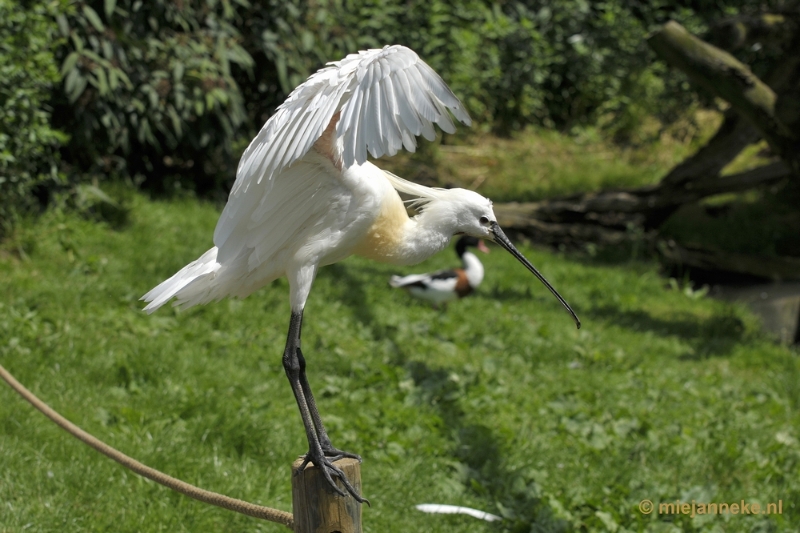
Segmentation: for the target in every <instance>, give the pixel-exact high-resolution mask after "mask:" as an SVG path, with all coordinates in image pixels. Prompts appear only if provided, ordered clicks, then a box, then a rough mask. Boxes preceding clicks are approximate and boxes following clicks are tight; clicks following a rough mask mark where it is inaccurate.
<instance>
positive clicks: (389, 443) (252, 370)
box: [0, 195, 800, 533]
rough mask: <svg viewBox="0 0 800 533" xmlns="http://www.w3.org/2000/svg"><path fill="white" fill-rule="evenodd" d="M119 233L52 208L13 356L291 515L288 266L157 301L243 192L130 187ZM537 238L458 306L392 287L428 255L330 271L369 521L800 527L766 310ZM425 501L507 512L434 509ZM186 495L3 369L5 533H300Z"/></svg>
mask: <svg viewBox="0 0 800 533" xmlns="http://www.w3.org/2000/svg"><path fill="white" fill-rule="evenodd" d="M130 205H131V209H132V210H131V219H130V222H129V224H128V225H127V226H124V227H122V228H121V229H118V230H113V229H111V228H109V227H107V226H105V225H103V224H98V223H93V222H89V221H86V220H83V219H81V218H79V217H78V216H77V215H64V214H59V213H48V214H46V215H45V216H44V217H43V218H41V219H40V220H39V221H37V222H35V223H28V224H26V225H24V226H23V227H22V228H20V230H19V231H18V233H17V234H16V235H15V237H14V239H12V240H11V241H9V242H8V243H6V245H5V248H4V250H5V251H4V252H2V255H0V290H2V294H3V298H2V299H0V338H1V339H3V341H2V344H0V362H2V364H3V365H4V366H5V367H6V368H8V369H9V370H10V371H11V372H12V373H14V374H15V375H16V376H17V378H18V379H20V380H21V381H22V382H23V383H24V384H26V385H27V386H28V387H29V388H31V389H32V390H33V391H34V392H35V393H36V394H38V395H39V396H40V397H41V398H43V399H44V400H45V401H47V402H49V403H50V404H51V405H52V406H53V407H54V408H55V409H57V410H59V411H60V412H61V413H63V414H64V415H65V416H67V417H68V418H70V419H71V420H72V421H74V422H75V423H77V424H78V425H80V426H82V427H83V428H85V429H86V430H88V431H90V432H92V433H93V434H95V435H96V436H98V437H99V438H101V439H103V440H105V441H107V442H109V443H110V444H112V445H114V446H117V447H118V448H120V449H121V450H122V451H124V452H125V453H127V454H129V455H131V456H133V457H135V458H137V459H139V460H140V461H142V462H144V463H145V464H148V465H151V466H153V467H156V468H159V469H162V470H163V471H165V472H167V473H169V474H172V475H175V476H177V477H180V478H182V479H185V480H187V481H189V482H192V483H196V484H199V485H201V486H203V487H204V488H207V489H209V490H215V491H219V492H223V493H226V494H229V495H231V496H234V497H238V498H242V499H245V500H250V501H254V502H258V503H261V504H264V505H269V506H273V507H278V508H281V509H284V510H290V509H291V501H290V473H289V468H290V464H291V462H292V461H293V460H294V459H295V458H296V457H297V455H298V454H300V453H302V452H304V451H305V449H304V448H305V444H304V435H303V429H302V425H301V423H300V419H299V415H298V414H297V409H296V407H295V404H294V400H293V398H292V395H291V393H290V390H289V387H288V384H287V383H286V379H285V376H284V374H283V370H282V367H281V353H282V350H283V343H284V341H285V335H286V327H287V323H288V315H289V312H288V286H287V283H286V282H285V280H279V281H277V282H275V283H273V284H272V285H271V286H269V287H266V288H264V289H262V290H261V291H259V292H258V293H256V294H255V295H253V296H251V297H250V298H248V299H245V300H241V301H234V300H225V301H222V302H219V303H215V304H211V305H208V306H204V307H199V308H194V309H191V310H188V311H186V312H175V311H174V310H172V309H170V308H167V309H162V310H160V311H159V312H158V313H156V314H154V315H152V316H147V315H145V314H144V313H142V312H141V311H140V308H141V303H140V302H138V298H139V296H140V295H141V294H143V293H144V292H145V291H147V290H148V289H150V288H151V287H153V286H154V285H155V284H157V283H158V282H160V281H161V280H163V279H164V278H166V277H167V276H169V275H171V274H172V273H173V272H174V271H175V270H176V269H178V268H179V267H181V266H182V265H184V264H185V263H187V262H188V261H190V260H193V259H194V258H196V257H197V256H198V255H199V254H200V253H202V252H203V251H205V249H206V248H207V247H208V246H209V245H210V239H211V234H212V231H213V227H214V224H215V222H216V217H217V215H218V211H217V209H216V208H215V207H213V206H211V205H209V204H205V203H202V202H197V201H194V200H190V199H185V200H174V201H170V202H152V201H149V200H146V199H144V198H142V197H140V196H136V195H134V196H132V198H131V200H130ZM522 250H523V252H524V253H525V254H526V255H528V257H529V258H530V259H531V260H532V261H533V263H534V264H536V265H537V266H538V267H539V268H540V269H541V271H542V272H543V273H544V274H545V275H546V276H547V277H548V278H549V280H550V281H551V282H552V283H553V284H554V285H555V286H556V287H557V288H558V289H559V290H560V291H561V292H562V294H563V295H564V296H565V297H566V298H567V300H568V301H569V302H570V303H571V304H572V305H573V307H574V308H575V309H576V311H577V312H578V314H579V315H580V316H581V318H582V320H583V328H582V329H581V330H580V331H576V330H575V329H574V326H573V325H572V321H571V320H570V319H569V317H568V316H567V314H566V313H565V312H564V311H563V309H561V308H560V307H559V306H558V304H557V303H556V301H555V300H554V299H553V298H552V297H551V296H550V295H549V293H547V291H546V290H545V289H544V288H543V287H542V286H541V285H540V284H539V283H538V282H537V281H536V280H535V279H534V278H533V277H532V276H530V274H529V273H527V271H526V270H525V269H524V268H522V267H521V266H520V265H519V264H517V263H516V262H515V261H514V260H513V258H511V257H510V256H509V255H508V254H505V253H503V252H502V251H501V250H499V249H497V248H495V249H494V250H493V253H492V254H490V255H488V256H485V257H482V259H484V263H485V265H486V267H487V278H486V280H485V282H484V284H483V285H482V286H481V288H480V290H479V291H478V293H477V294H476V295H474V296H473V297H470V298H468V299H465V300H463V301H459V302H456V303H454V304H452V305H451V306H450V307H449V309H448V310H447V311H446V312H439V311H436V310H433V309H431V308H429V307H427V306H425V305H424V304H422V303H419V302H416V301H414V300H412V299H411V298H409V297H408V296H407V295H406V294H405V293H403V292H398V291H394V290H390V289H389V287H388V285H387V279H388V277H389V275H390V274H392V273H396V272H411V271H422V270H426V269H433V268H437V267H443V266H446V265H451V264H453V262H454V256H453V254H452V253H451V252H446V253H443V254H440V255H439V256H437V257H435V258H433V259H431V260H430V261H429V262H427V263H425V264H423V265H420V266H418V267H416V268H413V269H407V268H401V269H398V268H394V267H390V266H386V265H381V264H377V263H373V262H369V261H366V260H361V259H358V258H351V259H348V260H347V261H345V262H343V263H341V264H338V265H334V266H331V267H327V268H325V269H323V270H322V271H321V273H320V275H319V278H318V280H317V282H316V284H315V287H314V290H313V291H312V296H311V299H310V302H309V305H308V308H307V311H306V322H305V328H304V331H303V333H304V348H305V352H306V356H307V359H308V361H309V378H310V381H311V384H312V386H313V387H314V389H315V391H316V394H317V397H318V401H319V404H320V409H321V412H322V413H323V416H324V418H325V421H326V423H327V425H328V428H329V430H330V433H331V435H332V438H333V440H334V444H336V445H337V446H339V447H341V448H344V449H347V450H351V451H355V452H358V453H361V454H362V455H363V457H364V463H363V465H362V475H363V482H364V491H365V495H366V496H367V497H369V498H370V500H371V501H372V507H371V508H365V509H364V524H365V528H366V531H371V532H406V531H425V532H465V531H469V532H482V531H485V532H489V531H513V532H527V531H537V532H539V531H617V532H622V531H654V532H677V531H797V529H796V528H797V526H796V524H797V523H798V521H799V519H798V516H800V443H798V440H800V430H798V426H799V425H800V411H799V410H800V364H799V363H798V358H797V353H796V352H794V351H792V350H789V349H787V348H783V347H780V346H777V345H775V344H773V343H772V342H770V341H769V340H767V339H766V338H764V337H763V336H762V335H761V334H760V333H758V324H757V323H756V321H755V319H754V318H753V317H752V316H751V315H749V314H748V313H747V312H746V311H745V310H744V309H743V308H741V307H737V306H732V305H730V304H725V303H721V302H717V301H712V300H708V299H704V298H697V297H696V295H692V293H689V292H685V291H676V290H669V288H668V284H667V283H665V280H664V279H663V278H660V277H659V275H658V273H657V271H656V269H655V267H653V266H651V265H648V264H642V263H630V264H623V265H620V266H608V265H597V264H592V263H590V262H587V261H582V260H578V259H574V258H569V257H563V256H559V255H552V254H549V253H545V252H542V251H538V250H534V249H531V248H528V247H525V246H523V247H522ZM642 499H650V500H652V501H654V502H660V501H664V502H674V501H675V500H676V499H681V500H684V501H689V502H691V500H696V501H698V502H706V501H708V502H711V501H716V502H738V501H739V500H741V499H745V500H748V501H751V502H760V503H761V504H766V503H767V502H773V501H777V500H779V499H780V500H783V511H784V514H783V515H782V516H741V515H739V516H733V515H731V516H727V517H725V516H716V517H696V518H694V519H689V518H688V517H685V516H676V517H673V516H657V515H656V514H653V515H649V516H645V515H642V514H641V513H640V512H639V511H638V510H637V504H638V502H639V501H640V500H642ZM419 503H449V504H457V505H466V506H471V507H476V508H479V509H484V510H488V511H491V512H495V513H499V514H502V515H503V516H505V517H507V519H506V520H505V521H504V522H502V523H500V524H499V525H497V524H488V523H484V522H479V521H476V520H474V519H471V518H469V517H464V516H432V515H425V514H422V513H419V512H417V511H415V510H413V509H412V506H413V505H415V504H419ZM284 530H285V528H283V526H278V525H275V524H269V523H264V522H260V521H257V520H255V519H250V518H246V517H243V516H239V515H236V514H233V513H230V512H228V511H224V510H221V509H217V508H213V507H208V506H205V505H202V504H200V503H197V502H195V501H193V500H190V499H188V498H185V497H183V496H180V495H177V494H173V493H170V492H169V491H167V490H166V489H164V488H162V487H160V486H158V485H155V484H154V483H151V482H149V481H144V480H142V479H140V478H138V477H136V476H135V475H133V474H131V473H128V472H126V471H125V470H124V469H122V468H121V467H120V466H118V465H116V464H115V463H112V462H111V461H109V460H108V459H106V458H104V457H102V456H100V455H99V454H97V453H96V452H94V451H93V450H90V449H89V448H87V447H85V446H84V445H83V444H81V443H79V442H78V441H76V440H75V439H73V438H72V437H70V436H68V435H67V434H65V433H64V432H63V431H62V430H60V429H58V428H57V427H56V426H55V425H53V424H52V423H51V422H49V421H47V420H46V419H45V418H44V417H43V416H41V415H40V414H38V413H37V412H36V411H34V410H33V409H32V408H31V407H30V406H29V405H28V404H27V403H25V402H24V401H22V400H21V399H20V398H18V397H17V396H16V395H15V394H14V393H13V392H12V391H11V390H10V389H8V388H6V387H0V532H3V533H6V532H9V533H10V532H17V531H29V532H34V531H46V532H51V531H59V532H61V531H69V532H73V531H97V532H100V531H114V532H140V531H147V532H151V531H169V532H178V531H274V532H279V531H284Z"/></svg>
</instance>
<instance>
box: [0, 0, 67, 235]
mask: <svg viewBox="0 0 800 533" xmlns="http://www.w3.org/2000/svg"><path fill="white" fill-rule="evenodd" d="M57 7H58V4H57V3H45V2H32V3H30V4H29V5H28V7H25V8H23V7H22V6H20V5H19V4H18V3H17V2H13V1H10V0H0V235H2V234H4V233H5V232H6V231H8V229H9V228H10V227H11V225H12V224H13V222H14V221H15V220H16V218H17V217H18V216H20V215H21V214H22V213H24V212H26V211H29V210H30V209H32V208H34V209H35V208H36V207H37V205H38V202H37V199H36V193H37V192H38V189H39V188H42V187H46V186H48V185H49V186H52V185H53V184H55V183H57V182H58V181H59V175H58V171H57V168H58V157H57V149H58V146H59V145H60V144H61V143H62V142H63V141H65V139H66V136H65V135H64V134H62V133H60V132H58V131H56V130H54V129H53V128H52V127H51V125H50V118H51V112H50V111H51V110H50V108H49V107H48V105H47V102H48V100H49V99H50V96H51V94H52V93H53V91H54V90H56V87H57V86H58V80H59V76H58V69H57V68H56V63H55V60H54V58H53V54H52V44H53V43H54V42H56V33H57V30H56V25H55V21H54V19H53V17H54V14H55V10H56V8H57Z"/></svg>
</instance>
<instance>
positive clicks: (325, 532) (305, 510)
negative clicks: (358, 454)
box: [292, 458, 362, 533]
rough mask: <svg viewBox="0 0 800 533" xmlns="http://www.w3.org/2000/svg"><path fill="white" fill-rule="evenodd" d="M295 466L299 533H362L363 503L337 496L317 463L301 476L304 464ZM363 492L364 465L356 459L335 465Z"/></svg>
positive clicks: (294, 501)
mask: <svg viewBox="0 0 800 533" xmlns="http://www.w3.org/2000/svg"><path fill="white" fill-rule="evenodd" d="M302 462H303V461H302V459H298V460H297V461H295V462H294V464H293V465H292V510H293V511H294V531H295V533H362V530H361V504H360V503H358V502H357V501H356V500H355V499H354V498H353V497H351V496H346V497H345V496H340V495H339V494H337V493H335V492H334V491H333V490H332V489H331V487H330V485H328V482H327V481H326V480H325V476H323V475H322V474H321V473H320V471H319V469H318V468H317V467H316V466H314V464H313V463H311V464H309V465H308V466H307V467H306V469H305V470H304V471H303V472H302V473H301V474H298V473H297V470H298V468H299V467H300V465H301V464H302ZM333 464H334V465H336V466H338V467H339V468H341V470H342V472H344V475H346V476H347V479H349V480H350V483H351V484H352V485H353V487H355V489H356V490H357V491H358V492H359V493H361V464H360V463H359V462H358V461H356V460H355V459H347V458H346V459H340V460H338V461H336V462H335V463H333Z"/></svg>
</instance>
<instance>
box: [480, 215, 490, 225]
mask: <svg viewBox="0 0 800 533" xmlns="http://www.w3.org/2000/svg"><path fill="white" fill-rule="evenodd" d="M478 221H479V222H480V223H481V224H483V225H484V226H485V225H486V224H488V223H489V217H487V216H482V217H481V218H479V219H478Z"/></svg>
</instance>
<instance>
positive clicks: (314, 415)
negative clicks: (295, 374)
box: [297, 347, 361, 462]
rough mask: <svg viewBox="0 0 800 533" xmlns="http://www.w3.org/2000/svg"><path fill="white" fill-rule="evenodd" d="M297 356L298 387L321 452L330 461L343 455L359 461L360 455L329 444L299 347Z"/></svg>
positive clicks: (304, 360)
mask: <svg viewBox="0 0 800 533" xmlns="http://www.w3.org/2000/svg"><path fill="white" fill-rule="evenodd" d="M297 358H298V359H299V361H300V387H301V388H302V389H303V396H305V398H306V403H307V404H308V410H309V413H310V414H311V420H313V421H314V427H315V428H316V429H317V437H319V444H320V446H321V447H322V452H323V453H324V454H325V457H328V458H330V460H331V461H338V460H339V459H341V458H343V457H349V458H351V459H357V460H358V462H361V456H359V455H357V454H355V453H350V452H345V451H342V450H340V449H338V448H335V447H334V446H333V444H331V439H330V437H328V432H327V431H325V425H324V424H323V423H322V417H320V416H319V410H318V409H317V402H316V400H314V394H313V393H312V392H311V385H309V384H308V378H306V359H305V357H303V351H302V350H301V349H300V348H299V347H298V348H297Z"/></svg>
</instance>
